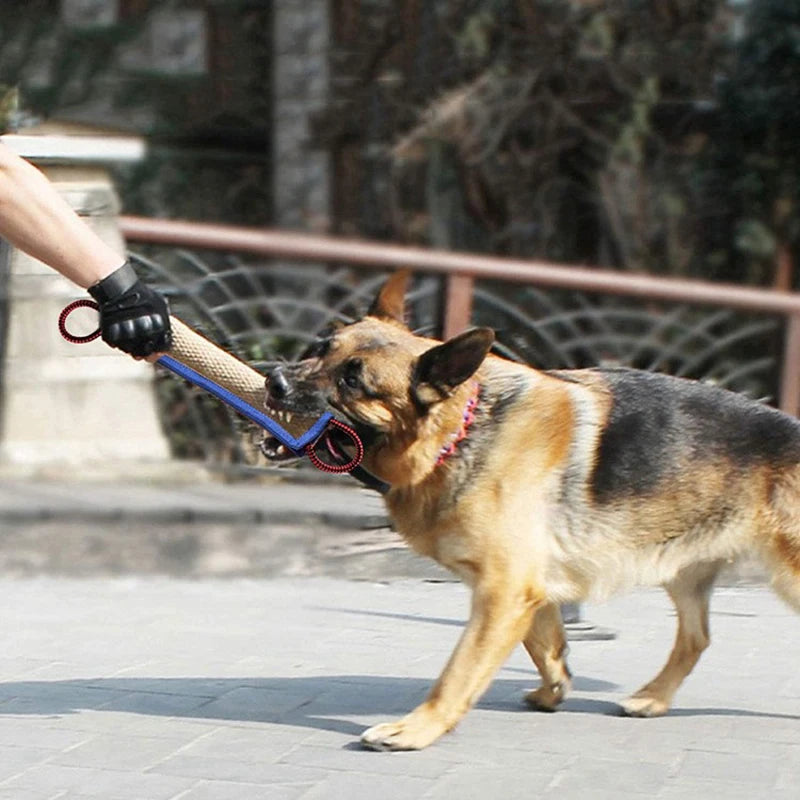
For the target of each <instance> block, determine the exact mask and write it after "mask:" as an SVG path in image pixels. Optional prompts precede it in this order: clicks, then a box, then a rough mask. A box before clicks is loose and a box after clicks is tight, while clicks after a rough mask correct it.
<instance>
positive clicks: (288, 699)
mask: <svg viewBox="0 0 800 800" xmlns="http://www.w3.org/2000/svg"><path fill="white" fill-rule="evenodd" d="M316 691H317V692H319V691H321V689H319V688H318V689H316ZM310 692H311V693H309V689H307V688H303V686H298V688H297V689H293V688H292V687H291V685H288V684H287V686H286V688H284V689H280V688H269V689H266V688H260V687H253V686H239V687H237V688H235V689H232V690H231V691H229V692H226V693H225V694H223V695H220V696H219V697H217V698H215V699H213V700H211V701H209V702H207V703H204V704H203V705H202V707H201V708H200V709H199V710H198V715H199V716H202V717H203V718H204V719H227V720H236V721H245V720H249V721H259V722H269V721H271V720H277V719H278V718H279V717H280V716H281V715H283V714H286V713H287V712H290V711H293V710H295V709H297V708H299V707H300V706H303V705H304V704H306V703H308V702H309V701H311V700H312V699H313V697H314V694H313V692H314V689H313V688H312V689H311V690H310Z"/></svg>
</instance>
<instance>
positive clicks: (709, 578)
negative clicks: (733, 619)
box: [622, 562, 722, 717]
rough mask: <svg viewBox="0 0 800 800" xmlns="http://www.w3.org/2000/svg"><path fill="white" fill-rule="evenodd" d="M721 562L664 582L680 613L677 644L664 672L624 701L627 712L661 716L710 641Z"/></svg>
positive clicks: (688, 571)
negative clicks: (710, 616) (713, 593)
mask: <svg viewBox="0 0 800 800" xmlns="http://www.w3.org/2000/svg"><path fill="white" fill-rule="evenodd" d="M721 566H722V563H721V562H706V563H703V564H696V565H693V566H691V567H687V568H686V569H684V570H683V571H681V572H680V573H678V575H677V576H676V577H675V579H674V580H673V581H671V582H670V583H668V584H666V585H665V586H664V588H665V589H666V590H667V592H668V593H669V596H670V597H671V598H672V602H673V603H674V604H675V610H676V611H677V613H678V632H677V635H676V637H675V645H674V647H673V648H672V652H671V653H670V655H669V658H668V659H667V663H666V664H665V665H664V668H663V669H662V670H661V672H659V673H658V675H656V677H655V678H653V680H652V681H650V683H648V684H646V685H645V686H643V687H642V688H641V689H639V691H638V692H636V694H634V695H632V696H631V697H629V698H628V699H627V700H625V701H624V702H623V703H622V710H623V712H624V713H625V714H627V715H629V716H632V717H657V716H661V715H662V714H666V713H667V711H668V710H669V707H670V705H671V703H672V698H673V696H674V695H675V692H676V691H677V690H678V687H679V686H680V685H681V683H683V681H684V679H685V678H686V676H687V675H688V674H689V673H690V672H691V671H692V669H693V668H694V665H695V664H696V663H697V661H698V659H699V658H700V655H701V653H702V652H703V651H704V650H705V649H706V647H708V645H709V643H710V636H709V630H708V606H709V600H710V597H711V590H712V589H713V587H714V579H715V578H716V576H717V573H718V572H719V570H720V568H721Z"/></svg>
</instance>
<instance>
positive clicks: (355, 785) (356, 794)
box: [301, 753, 491, 800]
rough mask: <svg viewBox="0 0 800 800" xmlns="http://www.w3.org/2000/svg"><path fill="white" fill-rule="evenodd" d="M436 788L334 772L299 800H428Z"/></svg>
mask: <svg viewBox="0 0 800 800" xmlns="http://www.w3.org/2000/svg"><path fill="white" fill-rule="evenodd" d="M382 755H385V756H386V757H387V758H403V757H408V756H409V754H408V753H384V754H382ZM411 757H413V754H411ZM435 785H436V784H435V781H433V780H431V779H428V778H411V777H404V776H398V775H363V774H358V773H347V772H334V773H330V774H329V775H328V776H327V777H326V778H325V779H324V780H323V781H321V782H320V783H318V784H316V785H315V786H313V787H312V788H311V789H309V790H308V792H306V793H305V794H303V795H301V797H302V800H356V798H358V799H359V800H360V798H371V797H378V798H380V800H411V798H422V797H425V798H427V797H428V792H429V791H430V790H431V789H432V788H433V787H434V786H435ZM485 797H491V795H487V796H485Z"/></svg>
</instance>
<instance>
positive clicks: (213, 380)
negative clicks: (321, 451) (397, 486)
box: [58, 300, 364, 473]
mask: <svg viewBox="0 0 800 800" xmlns="http://www.w3.org/2000/svg"><path fill="white" fill-rule="evenodd" d="M77 308H93V309H97V308H98V306H97V303H95V302H94V301H93V300H75V301H74V302H72V303H70V304H69V305H68V306H67V307H66V308H65V309H64V310H63V311H62V312H61V314H60V316H59V318H58V329H59V331H60V333H61V335H62V336H63V337H64V338H65V339H66V340H67V341H68V342H72V343H73V344H85V343H86V342H91V341H93V340H94V339H97V337H98V336H100V329H99V328H98V329H97V330H96V331H92V333H90V334H87V335H85V336H78V335H75V334H73V333H70V331H69V330H68V329H67V318H68V317H69V315H70V314H71V313H72V312H73V311H75V310H76V309H77ZM170 323H171V326H172V347H171V348H170V351H169V352H170V354H171V355H163V356H161V357H160V358H159V359H158V360H157V361H156V363H157V364H159V365H161V366H162V367H165V368H166V369H168V370H170V371H171V372H173V373H175V374H176V375H178V376H179V377H181V378H183V379H184V380H187V381H189V382H190V383H192V384H194V385H195V386H198V387H200V388H201V389H204V390H205V391H207V392H209V393H210V394H212V395H214V397H216V398H217V399H218V400H221V401H222V402H223V403H226V404H227V405H229V406H231V408H233V409H234V410H235V411H237V412H238V413H240V414H242V415H243V416H245V417H247V419H249V420H250V421H251V422H254V423H255V424H256V425H258V426H260V427H261V428H264V429H265V430H266V431H268V432H269V434H270V435H271V436H273V437H275V439H277V440H278V442H280V444H281V445H283V446H284V447H285V448H286V449H287V450H289V451H291V452H292V453H293V454H294V455H296V456H302V455H306V456H308V458H309V460H310V461H311V463H312V464H313V465H314V466H315V467H317V469H320V470H322V471H323V472H334V473H342V472H351V471H352V470H354V469H356V468H357V467H358V465H359V464H360V463H361V459H362V458H363V456H364V447H363V445H362V443H361V440H360V439H359V438H358V434H356V432H355V431H354V430H353V429H352V428H351V427H350V426H349V425H345V424H344V423H343V422H341V421H339V420H337V419H335V418H334V417H333V415H332V414H330V413H328V412H326V413H325V414H323V415H322V416H321V417H319V419H317V420H316V421H315V422H314V423H313V424H312V425H311V426H310V427H308V428H307V429H306V430H301V431H299V433H298V435H297V436H295V435H293V434H292V433H290V432H289V431H287V430H286V429H285V428H283V427H282V426H281V425H280V424H279V423H278V422H277V421H276V420H275V419H273V418H272V417H270V416H269V415H268V414H266V413H264V412H263V411H261V410H260V409H261V408H263V407H264V397H265V388H264V376H263V375H262V374H261V373H259V372H257V371H256V370H254V369H253V368H252V367H251V366H249V365H248V364H246V363H245V362H244V361H240V360H239V359H238V358H236V357H235V356H232V355H231V354H230V353H228V352H227V351H226V350H223V349H222V348H221V347H218V346H217V345H216V344H214V342H212V341H210V340H208V339H206V338H205V337H203V336H201V335H200V334H199V333H197V332H196V331H194V330H192V329H191V328H190V327H189V326H188V325H186V324H185V323H183V322H181V320H179V319H178V318H177V317H172V316H171V317H170ZM287 424H288V423H287ZM300 424H302V423H300ZM332 430H337V431H339V432H341V433H342V434H344V435H345V436H346V437H347V438H349V440H350V442H351V445H352V448H353V451H354V455H353V456H352V458H351V459H350V460H349V461H341V462H339V463H330V462H329V461H323V460H322V459H321V458H320V457H319V455H317V452H316V450H317V447H318V446H319V445H321V444H324V445H326V447H327V451H328V453H329V457H330V458H332V459H337V458H341V452H342V451H341V448H339V447H336V446H334V445H333V444H332V443H331V442H330V441H329V436H330V434H331V431H332Z"/></svg>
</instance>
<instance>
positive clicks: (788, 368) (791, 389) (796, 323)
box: [779, 313, 800, 417]
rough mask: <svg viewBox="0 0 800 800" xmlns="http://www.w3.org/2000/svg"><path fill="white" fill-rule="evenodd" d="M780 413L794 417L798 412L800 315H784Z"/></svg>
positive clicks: (799, 397)
mask: <svg viewBox="0 0 800 800" xmlns="http://www.w3.org/2000/svg"><path fill="white" fill-rule="evenodd" d="M780 381H781V384H780V398H779V399H780V406H781V411H785V412H786V413H787V414H791V415H792V416H793V417H796V416H797V414H798V411H800V314H798V313H794V314H787V315H786V337H785V339H784V343H783V364H782V366H781V378H780Z"/></svg>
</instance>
